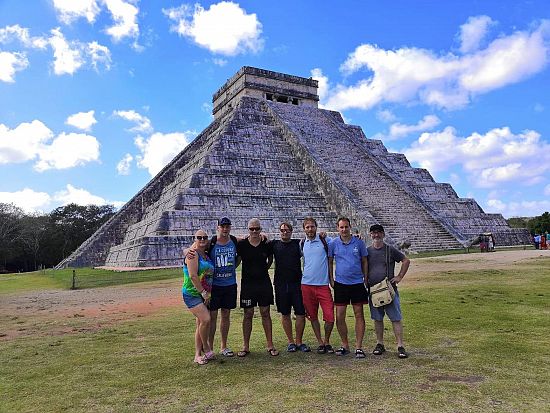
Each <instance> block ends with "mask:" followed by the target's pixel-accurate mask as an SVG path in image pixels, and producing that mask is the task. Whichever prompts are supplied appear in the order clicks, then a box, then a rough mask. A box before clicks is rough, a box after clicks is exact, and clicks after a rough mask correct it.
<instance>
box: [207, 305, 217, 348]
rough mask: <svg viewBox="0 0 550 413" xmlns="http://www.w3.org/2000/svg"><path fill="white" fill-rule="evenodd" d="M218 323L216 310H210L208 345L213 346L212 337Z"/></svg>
mask: <svg viewBox="0 0 550 413" xmlns="http://www.w3.org/2000/svg"><path fill="white" fill-rule="evenodd" d="M217 323H218V310H214V311H210V332H209V334H208V345H209V346H210V348H214V337H215V335H216V325H217Z"/></svg>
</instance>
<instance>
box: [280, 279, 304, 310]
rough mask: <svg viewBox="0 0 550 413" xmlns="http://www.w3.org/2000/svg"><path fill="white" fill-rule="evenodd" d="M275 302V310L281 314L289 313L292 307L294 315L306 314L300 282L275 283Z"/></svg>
mask: <svg viewBox="0 0 550 413" xmlns="http://www.w3.org/2000/svg"><path fill="white" fill-rule="evenodd" d="M275 303H276V304H277V311H278V312H279V313H281V314H282V315H289V314H290V310H291V309H292V308H294V315H306V310H305V308H304V302H303V300H302V284H301V283H281V284H275Z"/></svg>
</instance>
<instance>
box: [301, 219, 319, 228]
mask: <svg viewBox="0 0 550 413" xmlns="http://www.w3.org/2000/svg"><path fill="white" fill-rule="evenodd" d="M308 222H312V223H313V224H314V225H315V226H316V227H317V221H315V218H313V217H306V218H304V222H303V224H302V226H303V227H304V228H305V227H306V223H308Z"/></svg>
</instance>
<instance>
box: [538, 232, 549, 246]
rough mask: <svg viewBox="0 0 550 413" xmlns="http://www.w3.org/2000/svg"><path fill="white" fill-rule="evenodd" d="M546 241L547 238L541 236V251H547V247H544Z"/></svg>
mask: <svg viewBox="0 0 550 413" xmlns="http://www.w3.org/2000/svg"><path fill="white" fill-rule="evenodd" d="M547 241H548V238H547V236H546V235H545V234H541V236H540V249H541V250H545V249H547V245H546V243H547Z"/></svg>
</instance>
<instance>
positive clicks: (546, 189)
mask: <svg viewBox="0 0 550 413" xmlns="http://www.w3.org/2000/svg"><path fill="white" fill-rule="evenodd" d="M544 195H546V196H550V184H548V185H546V186H545V187H544Z"/></svg>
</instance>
